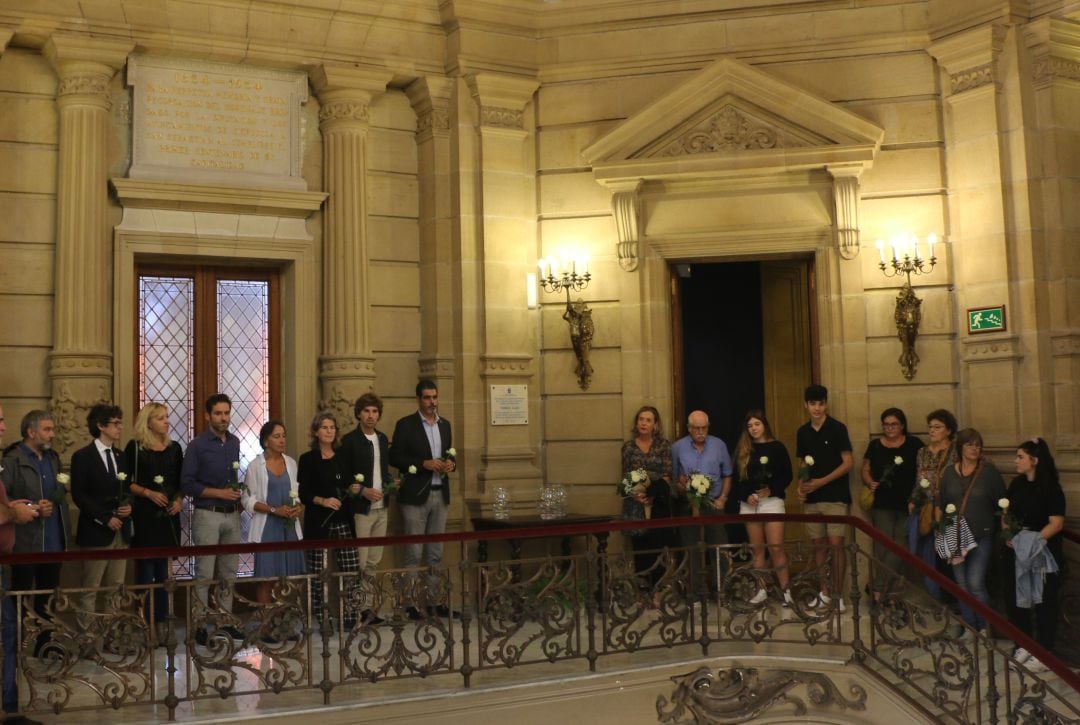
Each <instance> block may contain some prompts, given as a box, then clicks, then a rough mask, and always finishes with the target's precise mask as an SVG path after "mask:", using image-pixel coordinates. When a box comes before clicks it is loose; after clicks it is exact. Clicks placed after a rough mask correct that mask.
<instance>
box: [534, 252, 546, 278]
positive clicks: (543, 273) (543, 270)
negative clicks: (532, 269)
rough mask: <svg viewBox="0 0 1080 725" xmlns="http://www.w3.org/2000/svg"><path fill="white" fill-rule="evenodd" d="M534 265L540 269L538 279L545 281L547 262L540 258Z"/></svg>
mask: <svg viewBox="0 0 1080 725" xmlns="http://www.w3.org/2000/svg"><path fill="white" fill-rule="evenodd" d="M536 264H537V266H538V267H540V279H547V276H548V273H547V266H548V264H547V260H546V259H544V258H543V257H541V258H540V261H539V262H537V263H536Z"/></svg>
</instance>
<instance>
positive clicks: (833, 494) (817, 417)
mask: <svg viewBox="0 0 1080 725" xmlns="http://www.w3.org/2000/svg"><path fill="white" fill-rule="evenodd" d="M828 398H829V391H828V390H827V389H826V388H825V386H824V385H810V386H809V387H807V388H806V392H805V394H804V395H803V399H804V400H805V405H806V412H807V413H808V414H809V416H810V420H809V421H807V422H806V423H804V424H803V425H801V426H800V427H799V431H798V433H797V434H796V436H795V455H797V456H798V457H799V460H800V461H802V462H806V457H807V456H810V457H811V459H812V461H813V463H812V464H811V465H810V479H809V480H808V481H799V498H800V499H801V500H802V501H803V512H804V513H808V514H823V515H828V516H846V515H847V513H848V506H849V504H851V487H850V484H849V483H848V471H850V470H851V468H852V465H853V460H854V459H853V458H852V456H851V439H850V438H849V437H848V431H847V426H845V425H844V424H843V423H841V422H840V421H838V420H836V419H835V418H831V417H829V415H828V409H829V403H828ZM846 529H847V527H846V526H845V525H844V524H824V523H816V522H815V523H808V524H807V525H806V531H807V534H808V535H809V536H810V538H811V539H812V540H813V542H814V561H815V562H816V563H817V565H818V566H822V565H824V564H825V562H826V561H827V560H828V558H829V553H830V551H831V552H832V559H833V561H832V567H831V573H832V577H831V585H830V583H827V582H822V585H821V593H820V594H819V595H818V599H817V600H816V601H815V605H816V606H828V605H829V604H830V602H831V599H830V596H829V595H830V593H831V594H832V595H833V596H835V597H836V606H837V607H838V608H839V609H840V611H841V612H842V611H844V600H843V597H842V594H843V591H844V566H845V557H844V548H843V547H844V533H845V531H846Z"/></svg>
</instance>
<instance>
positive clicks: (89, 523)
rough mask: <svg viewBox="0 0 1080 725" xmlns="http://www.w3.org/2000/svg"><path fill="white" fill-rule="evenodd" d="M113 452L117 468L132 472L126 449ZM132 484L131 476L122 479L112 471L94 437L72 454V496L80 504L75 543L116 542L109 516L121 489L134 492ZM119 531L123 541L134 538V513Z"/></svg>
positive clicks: (111, 514)
mask: <svg viewBox="0 0 1080 725" xmlns="http://www.w3.org/2000/svg"><path fill="white" fill-rule="evenodd" d="M113 456H115V458H116V472H117V473H118V474H119V473H127V474H129V475H130V472H129V471H128V467H127V457H126V456H124V452H123V451H121V450H120V449H118V448H113ZM130 485H131V482H130V480H128V481H125V482H123V483H121V482H120V481H118V480H117V479H116V478H115V477H113V476H111V475H109V471H108V469H106V468H105V461H103V460H101V455H100V454H99V453H98V451H97V447H96V446H95V445H94V442H93V441H91V442H90V445H88V446H85V447H83V448H80V449H79V450H77V451H75V453H74V454H73V455H72V456H71V498H72V500H73V501H74V502H75V505H76V506H78V508H79V526H78V529H77V530H76V532H75V543H77V544H78V545H79V546H88V547H100V546H108V545H109V544H111V543H112V542H113V539H114V538H115V536H116V532H114V531H113V530H112V529H110V528H109V519H110V518H112V516H113V511H114V510H116V507H117V497H118V496H119V495H120V494H121V492H122V493H124V494H127V495H128V496H130V495H131V491H130V490H129V489H128V487H129V486H130ZM119 533H120V535H121V536H123V537H124V541H130V540H131V517H128V518H127V520H125V521H124V525H123V526H121V527H120V532H119Z"/></svg>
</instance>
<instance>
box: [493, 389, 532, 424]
mask: <svg viewBox="0 0 1080 725" xmlns="http://www.w3.org/2000/svg"><path fill="white" fill-rule="evenodd" d="M491 424H492V425H528V424H529V386H528V385H492V386H491Z"/></svg>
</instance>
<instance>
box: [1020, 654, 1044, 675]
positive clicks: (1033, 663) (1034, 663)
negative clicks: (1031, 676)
mask: <svg viewBox="0 0 1080 725" xmlns="http://www.w3.org/2000/svg"><path fill="white" fill-rule="evenodd" d="M1024 667H1026V668H1027V670H1028V672H1046V671H1047V670H1049V669H1050V668H1049V667H1047V666H1046V665H1045V664H1043V663H1042V662H1040V661H1039V660H1038V659H1036V657H1035V655H1028V659H1027V662H1025V663H1024Z"/></svg>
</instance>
